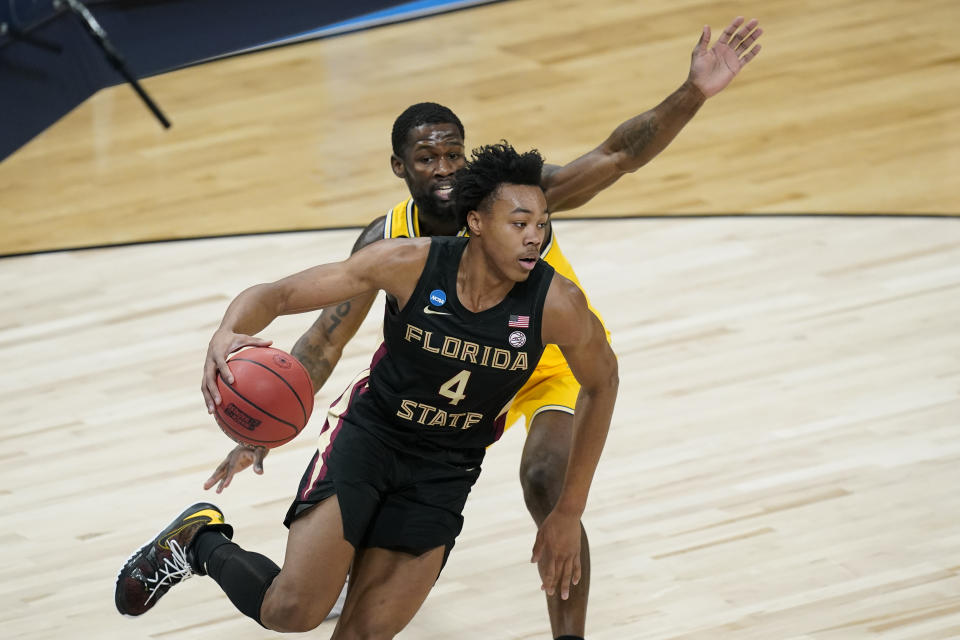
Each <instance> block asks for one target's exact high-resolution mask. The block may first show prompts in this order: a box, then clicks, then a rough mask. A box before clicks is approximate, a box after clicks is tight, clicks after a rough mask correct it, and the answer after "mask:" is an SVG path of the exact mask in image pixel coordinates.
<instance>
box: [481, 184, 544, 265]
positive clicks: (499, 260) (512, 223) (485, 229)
mask: <svg viewBox="0 0 960 640" xmlns="http://www.w3.org/2000/svg"><path fill="white" fill-rule="evenodd" d="M549 222H550V217H549V215H548V214H547V199H546V198H545V197H544V196H543V190H542V189H541V188H540V187H537V186H531V185H519V184H504V185H501V186H500V190H499V192H498V193H497V194H496V198H495V199H494V201H493V203H492V205H491V206H490V211H488V212H476V211H472V212H470V214H468V216H467V224H468V225H469V226H470V234H471V235H476V236H479V238H480V240H481V243H482V245H483V250H484V253H486V254H487V257H488V259H489V261H490V262H491V263H492V264H493V265H494V266H495V268H496V269H498V270H499V271H500V272H501V273H502V274H503V275H504V276H505V277H507V278H509V279H510V280H514V281H517V282H520V281H523V280H526V279H527V278H528V277H529V276H530V271H532V270H533V268H534V267H535V266H536V264H537V260H539V259H540V248H541V246H542V245H543V239H544V235H545V234H546V231H547V225H548V224H549Z"/></svg>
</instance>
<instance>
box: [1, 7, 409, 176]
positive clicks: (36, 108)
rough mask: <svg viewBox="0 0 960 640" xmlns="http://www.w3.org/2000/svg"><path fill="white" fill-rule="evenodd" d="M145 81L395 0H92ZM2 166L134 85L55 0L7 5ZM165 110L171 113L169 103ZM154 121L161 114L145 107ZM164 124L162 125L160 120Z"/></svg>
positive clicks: (117, 45)
mask: <svg viewBox="0 0 960 640" xmlns="http://www.w3.org/2000/svg"><path fill="white" fill-rule="evenodd" d="M85 4H86V5H87V7H88V8H89V10H90V12H91V13H92V14H93V15H94V17H95V18H96V19H97V21H98V22H99V23H100V25H101V26H102V27H103V29H104V30H105V31H106V33H107V35H108V37H109V39H110V41H111V42H112V43H113V45H114V47H115V48H116V49H117V50H119V51H120V52H121V54H122V55H123V56H124V58H125V60H126V62H127V65H128V66H129V68H130V69H131V71H132V73H133V74H134V75H135V76H136V77H144V76H150V75H154V74H157V73H162V72H164V71H169V70H171V69H175V68H178V67H182V66H184V65H187V64H190V63H193V62H198V61H201V60H205V59H207V58H212V57H216V56H220V55H224V54H227V53H231V52H235V51H238V50H241V49H246V48H250V47H255V46H258V45H261V44H263V43H266V42H270V41H275V40H278V39H282V38H285V37H287V36H290V35H293V34H299V33H303V32H304V31H309V30H312V29H318V28H321V27H323V26H324V25H329V24H333V23H336V22H340V21H343V20H348V19H350V18H354V17H357V16H361V15H365V14H368V13H371V12H374V11H378V10H382V9H385V8H387V7H392V6H395V5H400V4H404V3H401V2H388V1H386V0H350V1H349V2H342V1H324V0H259V1H257V0H125V1H116V0H115V1H105V2H95V1H89V2H86V3H85ZM3 23H6V24H7V25H12V26H14V27H18V28H19V29H20V30H22V31H24V32H26V33H27V35H28V36H30V37H33V38H39V39H42V40H43V41H46V42H50V43H54V44H56V45H57V46H59V47H61V48H62V50H61V51H60V52H59V53H55V52H51V51H48V50H46V49H43V48H40V47H37V46H34V45H32V44H29V43H27V42H24V41H22V40H18V39H16V38H14V37H11V36H10V35H9V34H7V35H3V36H0V160H3V159H4V158H6V157H7V156H9V155H10V154H11V153H13V152H14V151H16V150H17V149H19V148H20V147H21V146H22V145H24V144H26V143H27V142H28V141H30V140H31V139H32V138H33V137H34V136H36V135H37V134H39V133H40V132H41V131H43V130H44V129H46V128H47V127H48V126H50V125H51V124H53V123H54V122H56V121H57V120H58V119H60V118H61V117H63V116H64V115H66V114H67V113H68V112H69V111H70V110H71V109H73V108H74V107H76V106H77V105H79V104H80V103H81V102H83V101H84V100H86V99H87V98H89V97H90V96H92V95H93V94H94V93H96V92H97V91H98V90H100V89H101V88H104V87H108V86H111V85H115V84H119V83H121V82H124V79H123V77H122V76H121V75H120V74H119V73H118V72H117V71H116V70H115V69H114V68H113V67H112V66H111V65H110V64H109V62H108V61H107V59H106V57H105V56H104V54H103V52H102V51H101V49H100V48H99V47H98V46H97V45H96V44H95V43H94V40H93V38H91V37H90V35H89V34H88V33H87V31H86V30H85V29H84V27H83V25H82V23H81V21H80V20H79V18H78V17H77V16H76V15H74V14H73V13H72V12H69V11H66V10H65V9H57V8H55V7H54V5H53V0H4V1H0V24H3ZM158 102H160V107H161V108H162V107H163V104H162V101H160V100H158ZM144 117H152V116H150V115H149V112H147V111H146V107H145V108H144ZM157 126H160V125H159V124H158V125H157Z"/></svg>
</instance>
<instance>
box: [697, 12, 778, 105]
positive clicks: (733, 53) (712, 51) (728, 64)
mask: <svg viewBox="0 0 960 640" xmlns="http://www.w3.org/2000/svg"><path fill="white" fill-rule="evenodd" d="M758 24H759V22H758V20H757V19H756V18H753V19H751V20H750V21H749V22H747V23H746V24H744V21H743V17H737V18H735V19H734V21H733V22H731V23H730V25H729V26H728V27H727V28H726V29H724V30H723V33H722V34H720V39H719V40H717V42H716V44H714V45H713V47H709V45H710V26H709V25H705V26H704V27H703V33H702V34H701V35H700V41H699V42H697V46H696V47H694V49H693V54H692V55H691V56H690V58H691V59H690V75H689V76H688V77H687V79H688V80H689V81H690V82H691V83H692V84H693V85H694V86H695V87H697V88H698V89H700V91H701V92H702V93H703V95H704V96H706V97H707V98H709V97H711V96H714V95H716V94H718V93H720V92H721V91H723V89H724V88H725V87H726V86H727V85H728V84H730V82H731V81H732V80H733V79H734V77H736V75H737V74H738V73H740V70H741V69H742V68H743V67H744V66H746V64H747V63H748V62H750V61H751V60H753V58H754V57H755V56H756V55H757V54H758V53H760V45H759V44H757V45H754V44H753V43H754V42H756V40H757V38H759V37H760V36H761V35H762V34H763V29H761V28H760V27H758V26H757V25H758ZM751 45H753V46H752V48H751ZM708 47H709V48H708Z"/></svg>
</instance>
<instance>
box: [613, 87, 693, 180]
mask: <svg viewBox="0 0 960 640" xmlns="http://www.w3.org/2000/svg"><path fill="white" fill-rule="evenodd" d="M705 101H706V97H704V95H703V93H702V92H701V91H700V90H699V89H697V88H696V87H695V86H693V84H692V83H691V82H690V81H687V82H684V83H683V84H682V85H680V88H679V89H677V90H676V91H674V92H673V93H671V94H670V95H669V96H667V97H666V99H664V101H663V102H661V103H660V104H658V105H657V106H656V107H654V108H653V109H650V110H649V111H645V112H643V113H641V114H640V115H638V116H634V117H633V118H630V119H629V120H627V121H626V122H624V123H622V124H621V125H620V126H619V127H617V128H616V129H615V130H614V131H613V133H612V134H610V137H609V138H607V140H606V141H605V142H604V145H603V146H604V148H605V149H606V151H607V152H608V153H611V154H614V155H615V156H616V158H617V168H618V169H620V170H621V171H623V172H631V171H636V170H637V169H639V168H640V167H642V166H643V165H645V164H647V163H648V162H650V161H651V160H652V159H653V158H655V157H656V156H657V154H659V153H660V152H661V151H663V150H664V149H666V148H667V146H668V145H669V144H670V143H671V142H673V139H674V138H676V137H677V134H678V133H680V130H681V129H683V127H684V126H686V124H687V123H688V122H690V120H691V119H692V118H693V116H694V115H696V113H697V111H698V110H699V109H700V107H701V106H703V103H704V102H705Z"/></svg>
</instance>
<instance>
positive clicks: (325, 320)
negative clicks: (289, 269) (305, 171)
mask: <svg viewBox="0 0 960 640" xmlns="http://www.w3.org/2000/svg"><path fill="white" fill-rule="evenodd" d="M385 220H386V218H384V217H380V218H377V219H376V220H374V221H373V222H372V223H370V224H369V225H368V226H367V228H366V229H364V230H363V232H362V233H361V234H360V237H359V238H357V241H356V243H354V245H353V250H352V251H351V254H353V253H356V252H357V251H359V250H360V249H363V248H364V247H367V246H369V245H371V244H373V243H374V242H376V241H378V240H380V239H382V238H383V227H384V223H385ZM376 298H377V294H376V293H368V294H365V295H361V296H358V297H356V298H354V299H353V300H347V301H346V302H342V303H340V304H338V305H336V306H333V307H328V308H326V309H324V310H323V311H322V312H321V313H320V316H319V317H318V318H317V319H316V321H315V322H314V323H313V325H312V326H311V327H310V328H309V329H307V331H306V332H304V334H303V335H302V336H300V339H298V340H297V342H296V344H294V345H293V349H292V350H291V351H290V353H292V354H293V356H294V357H295V358H296V359H297V360H299V361H300V362H301V364H303V366H304V367H305V368H306V369H307V373H309V374H310V380H311V381H312V382H313V392H314V393H316V392H317V391H319V390H320V388H321V387H322V386H323V385H324V384H326V382H327V379H328V378H329V377H330V374H331V373H333V369H334V367H336V366H337V363H338V362H339V361H340V356H341V355H343V348H344V347H345V346H346V345H347V343H348V342H350V340H351V339H352V338H353V336H354V335H356V333H357V330H358V329H359V328H360V325H362V324H363V321H364V320H365V319H366V317H367V314H368V313H369V312H370V307H372V306H373V303H374V301H375V300H376Z"/></svg>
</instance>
